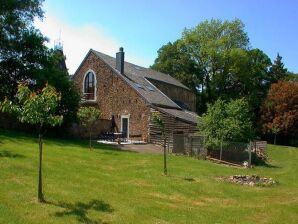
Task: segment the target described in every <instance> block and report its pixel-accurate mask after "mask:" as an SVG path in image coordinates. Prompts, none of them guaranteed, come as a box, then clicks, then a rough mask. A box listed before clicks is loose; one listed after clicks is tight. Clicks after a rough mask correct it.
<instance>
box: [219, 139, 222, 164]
mask: <svg viewBox="0 0 298 224" xmlns="http://www.w3.org/2000/svg"><path fill="white" fill-rule="evenodd" d="M221 156H222V139H221V141H220V154H219V160H221Z"/></svg>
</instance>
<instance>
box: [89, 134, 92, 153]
mask: <svg viewBox="0 0 298 224" xmlns="http://www.w3.org/2000/svg"><path fill="white" fill-rule="evenodd" d="M91 148H92V145H91V129H90V131H89V150H90V151H91Z"/></svg>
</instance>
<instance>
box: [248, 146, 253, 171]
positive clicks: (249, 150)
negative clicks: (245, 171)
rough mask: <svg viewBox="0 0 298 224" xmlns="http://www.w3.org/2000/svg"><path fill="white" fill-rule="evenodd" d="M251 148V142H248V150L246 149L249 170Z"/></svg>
mask: <svg viewBox="0 0 298 224" xmlns="http://www.w3.org/2000/svg"><path fill="white" fill-rule="evenodd" d="M251 147H252V142H251V141H250V142H249V148H248V167H249V168H251Z"/></svg>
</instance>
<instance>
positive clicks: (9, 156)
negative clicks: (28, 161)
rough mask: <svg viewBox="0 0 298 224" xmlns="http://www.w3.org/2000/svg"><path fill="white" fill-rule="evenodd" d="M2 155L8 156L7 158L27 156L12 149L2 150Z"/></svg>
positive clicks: (0, 155)
mask: <svg viewBox="0 0 298 224" xmlns="http://www.w3.org/2000/svg"><path fill="white" fill-rule="evenodd" d="M0 157H6V158H24V157H25V156H24V155H22V154H18V153H12V152H10V151H6V150H5V151H1V152H0Z"/></svg>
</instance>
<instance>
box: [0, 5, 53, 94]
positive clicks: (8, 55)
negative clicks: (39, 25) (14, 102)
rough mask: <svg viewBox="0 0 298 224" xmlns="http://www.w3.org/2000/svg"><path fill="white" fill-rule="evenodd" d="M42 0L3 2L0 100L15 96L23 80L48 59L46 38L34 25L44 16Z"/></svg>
mask: <svg viewBox="0 0 298 224" xmlns="http://www.w3.org/2000/svg"><path fill="white" fill-rule="evenodd" d="M42 2H43V1H42V0H22V1H20V0H2V1H1V4H0V83H1V85H0V100H3V99H4V97H5V96H7V97H9V98H12V97H13V96H14V95H15V93H16V92H17V85H18V82H19V81H22V80H26V79H29V78H31V75H32V73H34V72H35V71H38V70H40V68H41V67H42V66H43V64H44V63H45V62H46V61H47V57H48V51H47V48H46V47H45V46H44V44H43V43H44V41H46V38H45V37H44V36H43V35H42V34H41V33H40V32H39V30H37V29H35V28H34V27H33V21H34V18H35V17H38V18H43V11H42V9H41V4H42Z"/></svg>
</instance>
